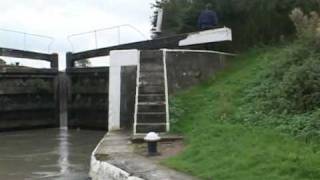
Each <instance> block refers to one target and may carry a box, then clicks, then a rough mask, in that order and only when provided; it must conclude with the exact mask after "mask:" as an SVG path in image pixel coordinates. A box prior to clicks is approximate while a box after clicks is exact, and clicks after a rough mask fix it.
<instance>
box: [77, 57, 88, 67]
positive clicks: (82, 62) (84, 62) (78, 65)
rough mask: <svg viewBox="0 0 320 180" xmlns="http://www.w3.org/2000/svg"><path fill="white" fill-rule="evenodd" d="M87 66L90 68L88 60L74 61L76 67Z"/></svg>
mask: <svg viewBox="0 0 320 180" xmlns="http://www.w3.org/2000/svg"><path fill="white" fill-rule="evenodd" d="M89 66H91V62H90V61H89V60H88V59H82V60H79V61H76V67H81V68H85V67H89Z"/></svg>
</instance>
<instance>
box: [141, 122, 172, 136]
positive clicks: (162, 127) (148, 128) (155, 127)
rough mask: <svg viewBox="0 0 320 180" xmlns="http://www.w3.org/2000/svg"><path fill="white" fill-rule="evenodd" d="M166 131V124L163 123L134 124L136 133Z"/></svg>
mask: <svg viewBox="0 0 320 180" xmlns="http://www.w3.org/2000/svg"><path fill="white" fill-rule="evenodd" d="M166 131H167V126H166V124H165V123H161V124H146V123H144V124H140V123H139V124H137V126H136V132H137V133H138V134H140V133H143V134H145V133H149V132H156V133H163V132H166Z"/></svg>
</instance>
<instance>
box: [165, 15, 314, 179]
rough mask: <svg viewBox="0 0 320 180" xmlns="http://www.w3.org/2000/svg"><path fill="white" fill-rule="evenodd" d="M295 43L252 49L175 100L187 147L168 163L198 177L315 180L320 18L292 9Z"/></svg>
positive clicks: (176, 125)
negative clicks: (295, 34) (295, 35)
mask: <svg viewBox="0 0 320 180" xmlns="http://www.w3.org/2000/svg"><path fill="white" fill-rule="evenodd" d="M290 17H291V19H292V20H293V22H294V24H295V26H296V29H297V32H298V34H297V36H298V37H297V40H295V41H293V42H289V43H286V44H282V45H278V46H273V47H270V46H269V47H260V48H253V49H252V50H250V51H249V52H247V53H244V54H242V55H240V56H239V57H237V58H235V59H233V60H232V62H231V65H230V67H229V68H228V69H226V70H225V71H223V72H221V73H219V74H217V75H216V76H215V77H213V78H212V79H211V80H210V81H208V82H206V83H203V84H202V85H199V86H197V87H194V88H192V89H190V90H187V91H185V92H181V93H180V94H178V95H177V96H175V97H174V98H173V100H172V102H171V120H172V128H173V131H175V132H180V133H183V134H185V135H186V137H187V138H186V143H187V148H186V149H185V151H184V152H183V153H182V154H180V155H178V156H177V157H174V158H171V159H168V160H167V161H166V162H165V164H166V165H168V166H170V167H173V168H176V169H179V170H181V171H185V172H188V173H191V174H194V175H196V176H198V177H201V178H203V179H208V180H209V179H210V180H212V179H217V180H218V179H223V180H242V179H243V180H248V179H250V180H256V179H257V180H258V179H259V180H263V179H266V180H270V179H275V180H295V179H296V180H315V179H320V141H319V140H320V50H319V45H320V30H319V29H320V28H319V25H320V18H319V16H318V14H317V13H314V12H313V13H311V14H308V15H305V14H303V13H302V11H301V10H299V9H296V10H294V11H293V12H292V14H291V15H290Z"/></svg>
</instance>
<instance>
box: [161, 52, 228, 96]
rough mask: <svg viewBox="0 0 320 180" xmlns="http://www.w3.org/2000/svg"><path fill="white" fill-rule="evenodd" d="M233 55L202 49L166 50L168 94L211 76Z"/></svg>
mask: <svg viewBox="0 0 320 180" xmlns="http://www.w3.org/2000/svg"><path fill="white" fill-rule="evenodd" d="M232 57H233V56H232V55H229V54H224V53H218V52H217V53H212V52H205V51H204V52H202V51H198V52H197V51H182V50H178V51H167V53H166V64H167V77H168V89H169V94H174V93H176V92H178V91H181V90H184V89H186V88H189V87H191V86H194V85H197V84H199V83H201V82H204V81H206V80H208V79H209V78H212V76H214V74H215V73H216V72H218V71H219V70H222V69H223V68H225V67H226V65H227V62H228V60H230V59H231V58H232Z"/></svg>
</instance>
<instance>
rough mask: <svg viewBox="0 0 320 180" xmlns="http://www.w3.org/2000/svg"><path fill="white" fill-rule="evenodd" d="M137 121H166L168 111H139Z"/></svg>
mask: <svg viewBox="0 0 320 180" xmlns="http://www.w3.org/2000/svg"><path fill="white" fill-rule="evenodd" d="M137 123H166V113H165V112H161V113H159V112H147V113H138V114H137Z"/></svg>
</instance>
